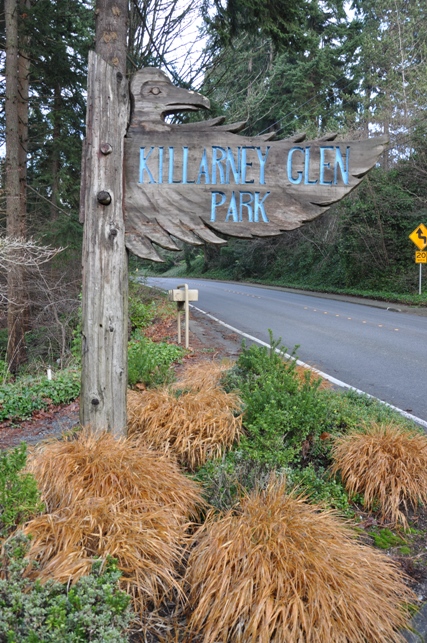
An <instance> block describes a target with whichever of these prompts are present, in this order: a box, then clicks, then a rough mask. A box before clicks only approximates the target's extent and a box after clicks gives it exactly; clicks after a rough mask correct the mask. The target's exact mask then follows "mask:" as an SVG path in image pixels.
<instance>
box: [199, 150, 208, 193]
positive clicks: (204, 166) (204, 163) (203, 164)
mask: <svg viewBox="0 0 427 643" xmlns="http://www.w3.org/2000/svg"><path fill="white" fill-rule="evenodd" d="M203 175H204V177H205V185H206V184H208V183H210V182H211V181H210V177H209V165H208V159H207V156H206V149H205V148H204V149H203V154H202V160H201V161H200V165H199V173H198V175H197V181H196V183H197V184H199V183H201V182H202V176H203Z"/></svg>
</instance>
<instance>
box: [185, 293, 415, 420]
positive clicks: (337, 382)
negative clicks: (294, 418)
mask: <svg viewBox="0 0 427 643" xmlns="http://www.w3.org/2000/svg"><path fill="white" fill-rule="evenodd" d="M190 306H191V308H194V310H197V311H199V313H202V314H203V315H206V317H209V319H213V321H216V322H217V323H218V324H221V326H224V327H225V328H228V329H229V330H232V331H233V332H234V333H237V334H238V335H241V336H242V337H246V339H250V340H251V342H256V343H257V344H261V346H266V347H267V348H271V346H270V344H268V343H267V342H263V341H262V340H261V339H257V338H256V337H253V335H248V334H247V333H244V332H243V331H241V330H239V329H238V328H234V326H230V325H229V324H226V323H225V322H223V321H221V319H218V318H217V317H214V316H213V315H211V314H210V313H207V312H206V311H205V310H202V309H201V308H198V307H197V306H194V304H190ZM276 353H281V354H283V355H284V356H285V357H286V358H288V359H293V360H295V361H296V363H297V364H298V366H303V367H304V368H308V369H310V370H311V371H313V373H316V374H317V375H320V377H322V378H323V379H324V380H328V382H331V384H335V385H336V386H340V387H341V388H347V389H349V390H350V391H354V392H355V393H358V394H359V395H365V396H366V397H370V398H371V399H373V400H377V402H380V403H381V404H384V406H387V407H388V408H389V409H393V411H397V413H400V415H403V417H405V418H407V419H408V420H412V421H413V422H416V423H417V424H419V425H420V426H422V427H423V428H424V429H427V422H426V421H425V420H422V419H421V418H419V417H417V416H416V415H412V414H411V413H407V411H403V409H399V408H398V407H397V406H393V404H389V403H388V402H384V401H383V400H380V399H379V398H378V397H375V396H374V395H370V394H369V393H365V391H361V390H360V389H358V388H355V387H354V386H350V384H346V383H345V382H341V380H337V379H336V378H335V377H332V375H328V373H323V372H322V371H319V370H318V369H317V368H314V367H313V366H310V365H309V364H306V363H305V362H302V361H301V360H300V359H295V357H292V355H289V354H288V353H283V352H282V351H281V350H280V349H279V348H276Z"/></svg>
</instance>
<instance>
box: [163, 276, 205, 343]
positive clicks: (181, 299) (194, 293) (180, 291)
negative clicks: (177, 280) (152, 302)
mask: <svg viewBox="0 0 427 643" xmlns="http://www.w3.org/2000/svg"><path fill="white" fill-rule="evenodd" d="M169 299H170V301H176V303H177V312H178V344H180V343H181V310H183V311H184V315H185V348H188V346H189V344H188V336H189V327H190V307H189V303H188V302H190V301H198V300H199V291H198V290H189V288H188V286H187V284H182V285H181V286H178V288H175V289H174V290H169Z"/></svg>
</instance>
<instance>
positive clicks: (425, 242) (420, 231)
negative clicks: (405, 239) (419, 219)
mask: <svg viewBox="0 0 427 643" xmlns="http://www.w3.org/2000/svg"><path fill="white" fill-rule="evenodd" d="M416 234H417V237H418V239H421V241H422V242H423V243H424V245H425V246H427V237H425V236H424V235H423V231H422V228H418V230H417V233H416Z"/></svg>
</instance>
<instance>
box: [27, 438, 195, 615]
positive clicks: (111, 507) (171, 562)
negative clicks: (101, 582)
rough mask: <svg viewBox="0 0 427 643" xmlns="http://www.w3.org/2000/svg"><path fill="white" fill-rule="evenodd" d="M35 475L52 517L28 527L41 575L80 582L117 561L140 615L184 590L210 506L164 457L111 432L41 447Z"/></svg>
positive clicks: (32, 553)
mask: <svg viewBox="0 0 427 643" xmlns="http://www.w3.org/2000/svg"><path fill="white" fill-rule="evenodd" d="M29 469H30V471H31V472H32V473H33V474H34V476H35V477H36V480H37V482H38V485H39V488H40V490H41V492H42V497H43V500H44V501H45V503H46V508H47V511H48V513H46V514H44V515H41V516H39V517H37V518H35V519H34V520H32V521H30V522H29V523H28V524H27V526H26V528H25V531H26V533H29V534H31V535H32V542H31V549H30V557H31V559H32V560H36V561H37V562H38V563H39V564H40V568H39V570H38V571H36V572H35V573H36V574H37V576H39V577H40V578H42V579H47V578H54V579H56V580H59V581H61V582H66V581H68V580H69V579H72V580H73V581H75V580H77V579H78V578H79V577H80V576H83V575H85V574H87V573H88V572H89V570H90V568H91V565H92V562H93V559H94V558H95V557H101V558H105V557H106V556H107V555H111V556H113V557H114V558H117V560H118V566H119V568H120V569H121V571H122V573H123V576H122V581H121V582H122V586H123V588H124V589H126V590H127V591H128V592H129V593H130V594H131V595H132V596H133V598H134V602H135V607H136V608H137V609H139V610H141V611H143V610H144V609H146V607H147V606H154V607H159V605H160V602H161V601H162V600H163V598H164V597H165V596H167V595H168V594H170V592H171V591H172V590H177V591H179V584H178V582H177V580H176V578H177V576H176V568H177V566H178V564H180V561H181V555H182V550H183V545H184V543H185V542H186V531H187V528H188V523H189V521H190V519H191V518H195V517H196V516H197V515H198V511H199V509H200V508H201V507H202V506H203V501H202V498H201V494H200V489H199V487H198V485H196V484H195V483H194V482H193V481H191V480H189V479H188V478H186V477H185V476H184V475H183V474H182V473H181V472H180V471H179V469H178V467H177V465H176V464H174V463H173V462H171V461H170V460H169V459H168V458H167V457H166V456H165V455H164V454H158V453H154V452H151V451H149V450H148V449H141V448H138V449H137V448H135V445H134V444H133V443H130V442H129V441H127V440H116V439H115V438H114V437H113V436H112V435H111V434H108V433H105V434H102V435H94V434H90V433H82V434H81V435H80V436H79V437H78V439H77V440H69V441H65V442H55V443H51V444H47V445H42V446H41V447H39V448H38V449H36V451H35V452H34V453H33V455H32V457H31V460H30V463H29Z"/></svg>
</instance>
